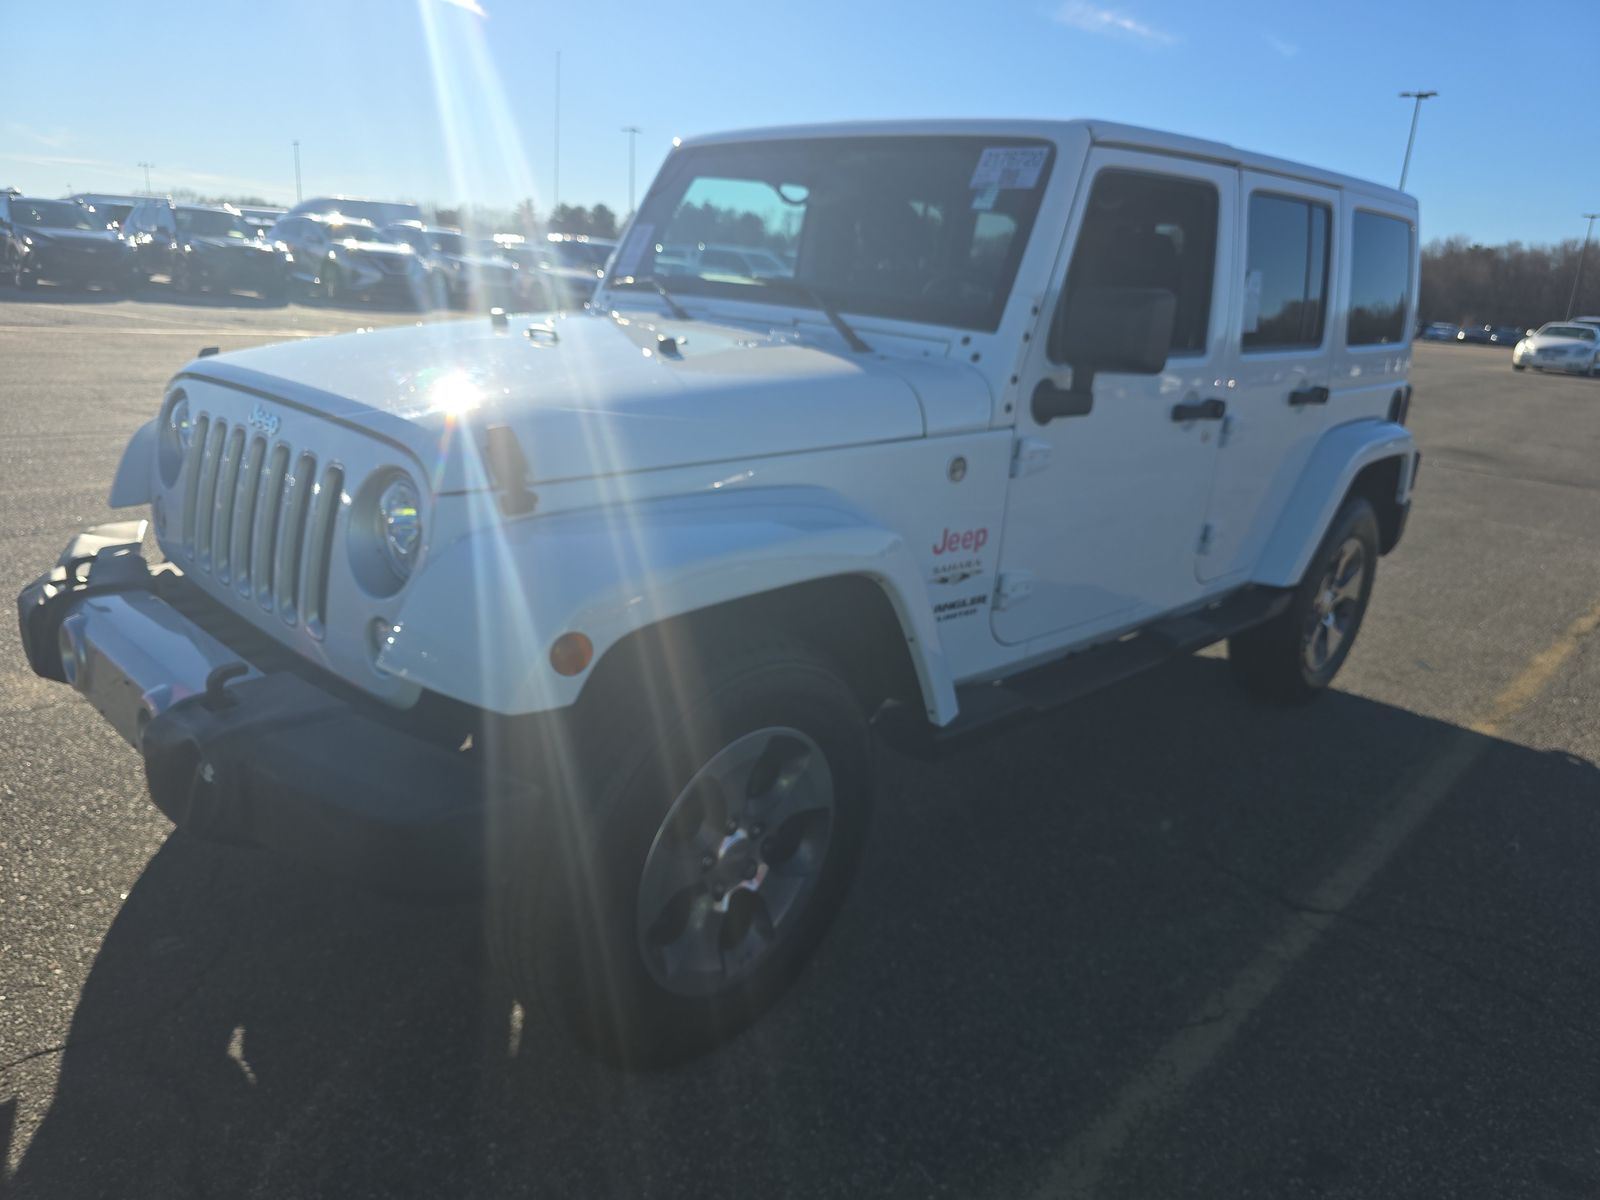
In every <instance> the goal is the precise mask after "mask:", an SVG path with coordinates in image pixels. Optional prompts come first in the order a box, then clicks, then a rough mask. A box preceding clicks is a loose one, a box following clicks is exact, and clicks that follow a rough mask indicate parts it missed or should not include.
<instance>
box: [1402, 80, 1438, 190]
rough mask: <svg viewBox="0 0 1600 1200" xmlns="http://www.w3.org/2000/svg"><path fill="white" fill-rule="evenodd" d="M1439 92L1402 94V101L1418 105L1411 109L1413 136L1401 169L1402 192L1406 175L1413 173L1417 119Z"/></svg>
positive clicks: (1407, 139)
mask: <svg viewBox="0 0 1600 1200" xmlns="http://www.w3.org/2000/svg"><path fill="white" fill-rule="evenodd" d="M1438 94H1439V93H1438V92H1401V93H1400V98H1401V99H1402V100H1415V101H1416V102H1417V103H1416V105H1415V106H1414V107H1413V108H1412V109H1411V136H1410V137H1408V138H1406V161H1405V162H1404V163H1403V164H1401V167H1400V190H1401V191H1402V192H1403V191H1405V190H1406V175H1407V174H1409V173H1410V171H1411V145H1412V143H1413V142H1415V141H1416V140H1417V118H1418V117H1420V116H1421V115H1422V102H1423V101H1424V100H1432V99H1433V98H1434V97H1435V96H1437V95H1438Z"/></svg>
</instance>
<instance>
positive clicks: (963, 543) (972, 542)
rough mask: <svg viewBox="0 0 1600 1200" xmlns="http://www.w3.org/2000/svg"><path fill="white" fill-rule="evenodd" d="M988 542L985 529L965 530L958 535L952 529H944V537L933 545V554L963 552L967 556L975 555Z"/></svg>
mask: <svg viewBox="0 0 1600 1200" xmlns="http://www.w3.org/2000/svg"><path fill="white" fill-rule="evenodd" d="M988 540H989V530H988V529H987V528H984V529H966V530H963V531H961V532H959V533H958V532H956V531H955V530H954V529H946V530H945V531H944V537H943V538H942V539H941V540H939V541H938V542H936V543H934V547H933V552H934V553H935V554H954V553H955V552H956V551H957V550H965V551H967V553H969V554H976V553H977V552H978V551H979V550H982V549H983V544H984V543H985V542H987V541H988Z"/></svg>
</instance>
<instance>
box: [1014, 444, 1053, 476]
mask: <svg viewBox="0 0 1600 1200" xmlns="http://www.w3.org/2000/svg"><path fill="white" fill-rule="evenodd" d="M1049 465H1050V443H1049V442H1047V441H1045V440H1044V438H1036V437H1024V438H1018V439H1017V441H1016V444H1015V445H1014V446H1012V447H1011V478H1013V479H1018V478H1020V477H1022V476H1023V475H1032V474H1033V473H1034V472H1035V471H1042V470H1044V469H1045V468H1046V467H1048V466H1049Z"/></svg>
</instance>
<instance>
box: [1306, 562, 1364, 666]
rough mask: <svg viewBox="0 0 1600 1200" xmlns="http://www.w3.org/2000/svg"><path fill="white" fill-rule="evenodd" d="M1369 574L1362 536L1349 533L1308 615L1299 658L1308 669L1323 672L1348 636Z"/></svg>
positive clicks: (1327, 571)
mask: <svg viewBox="0 0 1600 1200" xmlns="http://www.w3.org/2000/svg"><path fill="white" fill-rule="evenodd" d="M1366 576H1367V552H1366V548H1365V547H1364V546H1363V545H1362V544H1361V541H1360V539H1359V538H1355V537H1348V538H1346V539H1345V540H1344V541H1343V542H1341V543H1340V544H1339V548H1338V550H1336V551H1335V552H1334V554H1333V556H1332V558H1330V559H1329V560H1328V564H1327V567H1326V569H1325V570H1324V571H1323V575H1322V579H1321V581H1320V582H1319V583H1318V585H1317V591H1316V595H1315V596H1314V597H1313V598H1312V601H1311V611H1310V612H1309V613H1307V615H1306V624H1305V629H1304V631H1303V632H1302V634H1301V638H1300V659H1301V662H1302V663H1303V664H1304V666H1305V668H1306V670H1308V671H1310V672H1312V673H1313V674H1317V673H1320V672H1321V671H1322V670H1323V669H1324V668H1325V667H1326V666H1327V665H1328V664H1329V663H1330V662H1332V661H1333V659H1334V657H1335V656H1336V655H1337V654H1338V653H1339V649H1340V647H1341V646H1343V645H1344V644H1345V642H1346V641H1347V640H1348V639H1349V637H1350V635H1351V633H1352V631H1353V630H1354V628H1355V622H1356V619H1357V617H1358V615H1359V612H1358V610H1359V609H1360V606H1361V592H1362V586H1363V585H1364V583H1365V582H1366Z"/></svg>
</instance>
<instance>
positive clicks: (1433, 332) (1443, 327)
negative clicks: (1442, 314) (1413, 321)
mask: <svg viewBox="0 0 1600 1200" xmlns="http://www.w3.org/2000/svg"><path fill="white" fill-rule="evenodd" d="M1458 332H1460V327H1459V326H1456V325H1452V324H1450V322H1449V321H1435V322H1433V324H1431V325H1429V326H1428V327H1427V328H1426V329H1424V330H1423V331H1422V340H1423V341H1425V342H1453V341H1455V340H1456V334H1457V333H1458Z"/></svg>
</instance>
